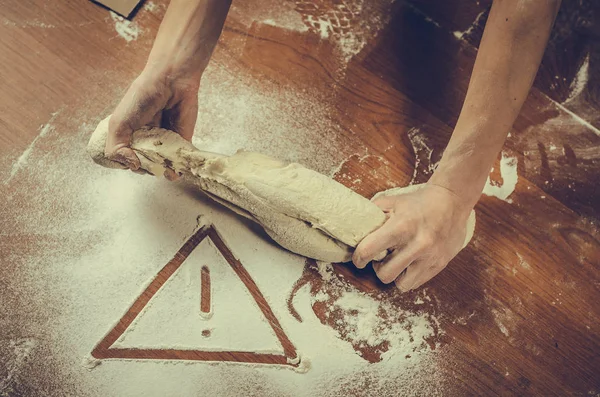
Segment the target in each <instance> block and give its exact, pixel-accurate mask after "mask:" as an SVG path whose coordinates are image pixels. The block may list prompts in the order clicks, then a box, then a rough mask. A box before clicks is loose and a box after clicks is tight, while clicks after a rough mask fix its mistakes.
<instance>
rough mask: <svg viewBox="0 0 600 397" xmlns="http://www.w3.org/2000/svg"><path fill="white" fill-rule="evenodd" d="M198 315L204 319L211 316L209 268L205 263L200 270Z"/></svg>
mask: <svg viewBox="0 0 600 397" xmlns="http://www.w3.org/2000/svg"><path fill="white" fill-rule="evenodd" d="M200 316H202V318H204V319H209V318H211V317H212V309H211V285H210V270H209V269H208V266H206V265H204V266H202V269H201V270H200Z"/></svg>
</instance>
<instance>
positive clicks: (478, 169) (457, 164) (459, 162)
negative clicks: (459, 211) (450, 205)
mask: <svg viewBox="0 0 600 397" xmlns="http://www.w3.org/2000/svg"><path fill="white" fill-rule="evenodd" d="M491 166H492V164H491V162H490V161H487V160H486V159H485V157H481V156H479V155H477V154H476V153H475V152H474V151H467V152H465V153H461V154H457V153H452V152H446V153H444V156H443V158H442V160H441V161H440V163H439V165H438V167H437V168H436V170H435V172H434V173H433V175H432V176H431V178H430V179H429V181H428V182H427V183H428V184H431V185H436V186H439V187H442V188H445V189H446V190H448V191H450V192H452V193H453V194H454V195H456V196H457V197H459V198H460V200H461V202H463V203H465V204H466V205H467V206H469V207H471V208H472V207H474V206H475V204H477V201H479V198H480V197H481V192H482V191H483V188H484V186H485V182H486V180H487V177H488V175H489V172H490V168H491Z"/></svg>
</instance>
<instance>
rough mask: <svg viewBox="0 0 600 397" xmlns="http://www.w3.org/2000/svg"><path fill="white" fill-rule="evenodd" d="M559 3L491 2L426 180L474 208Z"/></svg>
mask: <svg viewBox="0 0 600 397" xmlns="http://www.w3.org/2000/svg"><path fill="white" fill-rule="evenodd" d="M559 4H560V1H559V0H539V1H537V0H534V1H525V0H496V1H494V4H493V6H492V9H491V11H490V15H489V18H488V22H487V25H486V27H485V31H484V34H483V38H482V40H481V45H480V48H479V53H478V55H477V59H476V61H475V66H474V68H473V74H472V76H471V81H470V83H469V88H468V90H467V96H466V98H465V102H464V104H463V108H462V110H461V113H460V116H459V119H458V122H457V124H456V128H455V129H454V133H453V135H452V138H451V139H450V142H449V144H448V147H447V148H446V151H445V152H444V155H443V157H442V160H441V161H440V164H439V166H438V168H437V169H436V171H435V173H434V175H433V176H432V178H431V180H430V182H431V183H433V184H436V185H440V186H443V187H445V188H447V189H449V190H451V191H453V192H454V193H456V194H458V195H459V196H461V197H462V198H463V199H464V200H465V201H466V202H468V203H469V204H472V205H474V204H475V203H476V202H477V200H478V199H479V196H480V195H481V192H482V190H483V187H484V185H485V181H486V179H487V176H488V175H489V172H490V169H491V167H492V165H493V163H494V160H495V159H496V157H497V155H498V152H499V151H500V149H501V148H502V145H503V143H504V140H505V139H506V136H507V134H508V132H509V129H510V128H511V126H512V124H513V123H514V121H515V119H516V117H517V115H518V113H519V111H520V109H521V106H522V105H523V102H524V101H525V99H526V98H527V95H528V92H529V90H530V88H531V85H532V83H533V80H534V78H535V75H536V72H537V69H538V67H539V64H540V61H541V59H542V55H543V53H544V48H545V46H546V43H547V41H548V36H549V34H550V30H551V28H552V25H553V22H554V18H555V16H556V12H557V11H558V6H559Z"/></svg>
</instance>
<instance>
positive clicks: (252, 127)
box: [193, 54, 361, 174]
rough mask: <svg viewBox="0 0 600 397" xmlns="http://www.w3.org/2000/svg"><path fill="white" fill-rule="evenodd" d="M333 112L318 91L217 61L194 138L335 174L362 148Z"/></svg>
mask: <svg viewBox="0 0 600 397" xmlns="http://www.w3.org/2000/svg"><path fill="white" fill-rule="evenodd" d="M217 56H218V54H217ZM331 111H332V110H331V107H330V105H329V103H328V102H327V101H326V100H324V99H322V98H320V97H319V96H318V95H317V94H316V93H312V92H308V91H303V90H299V89H296V88H294V87H291V86H288V87H281V86H278V85H276V84H270V83H268V82H266V81H262V82H261V83H260V84H259V83H258V82H257V81H256V80H255V78H253V77H247V76H245V73H244V72H243V71H238V70H231V69H230V68H227V67H225V66H222V63H221V62H220V61H217V62H212V63H211V64H210V65H209V66H208V68H207V69H206V72H205V73H204V76H203V78H202V83H201V86H200V93H199V108H198V122H197V124H196V133H195V135H194V140H193V143H194V145H196V146H197V147H198V148H200V149H201V150H205V151H210V152H215V153H222V154H233V153H235V152H236V151H238V150H239V149H246V150H248V151H255V152H259V153H263V154H267V155H270V156H273V157H276V158H280V159H283V160H287V161H293V162H298V163H300V164H302V165H305V166H307V167H309V168H312V169H314V170H316V171H319V172H321V173H324V174H330V173H331V171H332V170H333V169H335V168H336V167H337V166H338V165H339V164H340V163H341V162H342V161H344V160H345V159H346V158H348V157H350V156H351V155H352V154H353V153H355V152H356V151H358V150H360V148H361V147H360V146H358V143H357V142H356V141H349V140H347V139H343V138H342V136H343V135H342V133H341V128H340V126H339V125H338V124H337V123H336V122H334V121H333V120H332V117H331V116H330V115H329V113H330V112H331Z"/></svg>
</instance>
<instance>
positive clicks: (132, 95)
mask: <svg viewBox="0 0 600 397" xmlns="http://www.w3.org/2000/svg"><path fill="white" fill-rule="evenodd" d="M161 96H162V94H161V93H160V92H159V91H157V90H155V89H154V88H149V87H148V86H146V85H144V84H143V83H142V82H140V81H138V80H136V81H134V82H133V83H132V85H131V86H130V87H129V89H128V90H127V92H126V93H125V96H124V97H123V99H122V100H121V102H120V103H119V105H118V106H117V108H116V109H115V111H114V113H113V115H112V116H111V118H110V121H109V126H108V136H107V137H106V145H105V147H104V153H105V154H106V157H107V158H109V159H111V160H114V161H117V162H119V163H121V164H123V165H125V166H126V167H128V168H130V169H132V170H137V169H139V167H140V161H139V159H138V157H137V156H136V155H135V153H134V152H133V150H131V149H130V148H129V145H130V144H131V135H132V134H133V132H134V131H135V130H137V129H139V128H141V127H142V126H144V125H147V124H149V123H153V122H154V121H155V119H156V118H157V114H160V110H161V108H162V104H163V103H164V102H162V103H161Z"/></svg>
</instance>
